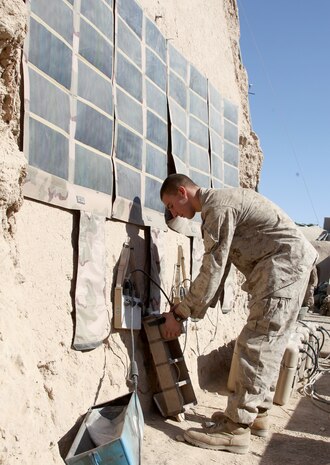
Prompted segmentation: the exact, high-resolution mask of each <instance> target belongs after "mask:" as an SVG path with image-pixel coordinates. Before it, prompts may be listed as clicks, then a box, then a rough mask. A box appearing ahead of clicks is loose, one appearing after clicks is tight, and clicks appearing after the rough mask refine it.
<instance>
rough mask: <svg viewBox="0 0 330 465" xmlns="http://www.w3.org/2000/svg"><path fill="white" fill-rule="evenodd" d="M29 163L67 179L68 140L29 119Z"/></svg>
mask: <svg viewBox="0 0 330 465" xmlns="http://www.w3.org/2000/svg"><path fill="white" fill-rule="evenodd" d="M29 123H30V124H29V149H30V156H29V163H30V164H31V165H32V166H35V167H36V168H40V169H42V170H44V171H46V172H47V173H51V174H54V175H55V176H59V177H60V178H63V179H67V178H68V167H69V139H68V138H67V137H65V136H64V135H63V134H61V133H59V132H57V131H55V130H53V129H51V128H50V127H48V126H45V125H44V124H42V123H39V121H36V120H34V119H33V118H30V121H29Z"/></svg>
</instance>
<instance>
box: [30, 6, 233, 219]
mask: <svg viewBox="0 0 330 465" xmlns="http://www.w3.org/2000/svg"><path fill="white" fill-rule="evenodd" d="M28 4H29V10H30V14H29V25H28V36H27V39H26V44H25V49H24V81H25V87H24V92H25V122H24V151H25V154H26V156H27V158H28V162H29V172H28V179H27V182H26V186H25V188H24V189H25V195H27V196H31V197H33V198H36V199H38V200H41V201H45V202H49V203H53V204H57V205H61V206H63V207H66V208H72V209H85V210H89V211H94V212H96V213H100V214H103V215H105V216H107V217H109V218H111V217H112V218H117V219H120V220H123V221H127V222H132V223H136V224H141V225H152V226H155V227H164V225H165V223H164V207H163V205H162V203H161V201H160V199H159V189H160V186H161V184H162V181H163V180H164V179H165V178H166V176H167V173H168V164H169V163H172V164H173V163H174V166H175V170H176V172H180V173H185V174H187V175H188V176H190V177H191V178H192V179H193V180H194V181H195V182H196V183H198V184H199V185H201V186H203V187H212V186H213V187H226V186H237V185H238V184H239V181H238V164H239V150H238V108H237V106H236V105H234V104H233V103H231V102H230V101H228V100H226V99H224V98H222V97H221V95H220V93H219V92H218V91H217V90H216V89H215V88H214V86H213V85H212V83H210V82H209V81H208V79H207V78H206V77H205V76H203V75H202V74H201V73H200V72H199V71H198V69H197V68H196V67H195V66H193V65H192V64H191V63H189V62H188V61H187V60H186V59H185V58H184V56H183V55H182V54H181V53H180V52H179V51H178V50H177V49H176V48H175V47H173V45H172V44H170V43H169V42H168V41H167V40H166V39H165V37H164V36H163V35H162V33H161V32H160V30H159V29H158V27H157V25H156V23H155V22H153V21H151V20H150V19H149V18H147V17H146V15H145V14H144V13H143V10H142V8H141V7H140V6H139V4H138V3H137V2H136V1H135V0H117V1H116V4H115V7H114V5H113V3H112V0H79V1H74V0H71V1H68V0H52V1H51V2H45V1H43V0H29V2H28Z"/></svg>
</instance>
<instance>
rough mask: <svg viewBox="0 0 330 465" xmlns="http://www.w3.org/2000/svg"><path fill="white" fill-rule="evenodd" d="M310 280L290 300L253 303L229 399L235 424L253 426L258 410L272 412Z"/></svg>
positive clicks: (293, 288) (300, 284) (293, 287)
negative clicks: (287, 353) (233, 389)
mask: <svg viewBox="0 0 330 465" xmlns="http://www.w3.org/2000/svg"><path fill="white" fill-rule="evenodd" d="M308 278H309V273H308V274H306V276H304V277H303V278H301V279H300V280H299V281H297V282H295V283H293V284H291V285H290V286H291V288H290V290H291V291H292V293H291V296H292V297H291V298H287V297H271V296H269V297H267V298H265V299H261V300H254V301H253V300H252V301H251V306H250V308H249V310H250V313H249V317H248V319H247V323H246V325H245V326H244V328H243V330H242V332H241V333H240V335H239V336H238V338H237V341H236V354H235V355H237V360H236V361H237V372H236V374H235V392H234V393H232V394H230V395H229V397H228V403H227V408H226V412H225V414H226V416H228V417H229V418H230V419H231V420H232V421H234V422H236V423H245V424H251V423H252V422H253V421H254V419H255V418H256V416H257V414H258V411H259V410H258V408H263V409H267V410H268V409H270V408H271V406H272V401H273V397H274V393H275V388H276V383H277V379H278V375H279V371H280V365H281V361H282V357H283V354H284V351H285V349H286V346H287V343H288V340H289V337H290V333H291V330H292V329H293V328H294V326H295V322H296V320H297V315H298V312H299V310H300V307H301V303H302V300H303V298H304V292H305V289H306V286H307V282H308ZM286 289H288V288H286Z"/></svg>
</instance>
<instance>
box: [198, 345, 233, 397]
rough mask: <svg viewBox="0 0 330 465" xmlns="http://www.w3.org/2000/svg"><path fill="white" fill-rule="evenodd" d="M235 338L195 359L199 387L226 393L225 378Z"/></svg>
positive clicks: (226, 377)
mask: <svg viewBox="0 0 330 465" xmlns="http://www.w3.org/2000/svg"><path fill="white" fill-rule="evenodd" d="M234 346H235V340H232V341H230V342H229V343H228V344H225V345H223V346H221V347H219V348H218V349H215V350H212V352H210V353H209V354H206V355H200V356H199V357H198V359H197V375H198V383H199V386H200V388H201V389H205V390H207V391H209V392H217V393H218V394H222V395H228V389H227V380H228V375H229V370H230V365H231V360H232V356H233V352H234Z"/></svg>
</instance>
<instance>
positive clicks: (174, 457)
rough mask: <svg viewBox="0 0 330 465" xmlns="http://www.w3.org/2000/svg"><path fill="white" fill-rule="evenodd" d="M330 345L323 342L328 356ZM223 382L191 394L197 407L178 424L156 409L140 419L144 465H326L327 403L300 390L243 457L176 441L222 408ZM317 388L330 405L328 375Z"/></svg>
mask: <svg viewBox="0 0 330 465" xmlns="http://www.w3.org/2000/svg"><path fill="white" fill-rule="evenodd" d="M310 319H311V320H313V321H319V322H320V324H322V326H324V327H326V328H327V330H328V331H329V330H330V317H321V316H314V315H313V316H312V317H311V318H310ZM329 344H330V341H329V340H328V341H327V346H325V350H326V351H327V352H328V353H329V350H328V349H329ZM322 353H324V352H322ZM226 378H227V374H223V375H222V386H220V387H219V388H218V392H212V391H214V389H210V390H204V391H201V392H198V393H196V395H197V398H198V404H197V405H196V406H193V407H192V408H190V409H189V410H187V412H186V414H185V420H184V421H182V422H178V421H176V420H174V419H173V420H171V419H164V418H162V417H161V415H160V414H159V413H158V411H156V410H155V411H154V412H153V413H150V414H147V415H145V428H144V442H143V450H142V464H143V465H155V464H158V465H186V464H189V465H204V464H212V463H219V464H220V463H221V464H222V465H229V464H230V465H243V464H244V465H245V464H247V463H249V465H257V464H258V465H279V464H290V465H314V464H315V465H330V404H324V403H323V404H322V403H320V402H316V401H313V400H312V399H311V398H310V397H309V396H304V395H302V394H301V393H300V392H299V389H298V390H295V391H294V393H293V395H292V396H291V398H290V401H289V402H288V403H287V404H286V405H284V406H274V407H273V408H272V410H271V411H270V422H271V428H270V434H269V436H268V437H267V438H259V437H256V436H252V441H251V445H250V451H249V453H248V454H245V455H237V454H232V453H228V452H221V451H210V450H205V449H200V448H198V447H194V446H191V445H189V444H187V443H182V442H178V441H177V440H176V436H177V435H180V434H182V431H183V430H185V429H187V428H189V427H197V426H199V423H200V422H201V421H202V420H203V419H204V418H205V417H206V418H208V417H210V416H211V415H212V413H213V412H214V411H215V410H219V409H222V408H224V407H225V405H226V389H225V384H226ZM299 387H300V386H297V388H299ZM316 388H317V391H318V392H319V393H320V394H322V395H325V396H327V397H328V399H329V401H330V372H327V373H325V374H323V376H322V377H321V378H320V380H319V381H318V382H317V384H316Z"/></svg>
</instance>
